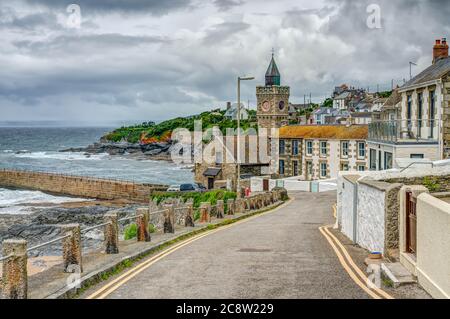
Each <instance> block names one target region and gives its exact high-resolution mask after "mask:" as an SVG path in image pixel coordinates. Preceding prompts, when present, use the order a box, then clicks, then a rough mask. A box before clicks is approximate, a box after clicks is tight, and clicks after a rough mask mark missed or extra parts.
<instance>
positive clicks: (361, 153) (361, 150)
mask: <svg viewBox="0 0 450 319" xmlns="http://www.w3.org/2000/svg"><path fill="white" fill-rule="evenodd" d="M358 157H359V158H365V157H366V143H364V142H358Z"/></svg>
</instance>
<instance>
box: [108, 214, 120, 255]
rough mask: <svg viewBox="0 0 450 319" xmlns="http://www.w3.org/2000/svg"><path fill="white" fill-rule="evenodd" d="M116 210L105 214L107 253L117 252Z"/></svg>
mask: <svg viewBox="0 0 450 319" xmlns="http://www.w3.org/2000/svg"><path fill="white" fill-rule="evenodd" d="M117 220H118V215H117V212H109V213H107V214H105V222H106V223H108V224H107V225H106V226H105V251H106V253H107V254H118V253H119V225H118V223H117Z"/></svg>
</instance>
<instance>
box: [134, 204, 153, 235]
mask: <svg viewBox="0 0 450 319" xmlns="http://www.w3.org/2000/svg"><path fill="white" fill-rule="evenodd" d="M149 223H150V212H149V209H148V208H138V209H137V210H136V226H137V227H136V228H137V236H136V237H137V241H151V237H150V232H149V231H148V225H149Z"/></svg>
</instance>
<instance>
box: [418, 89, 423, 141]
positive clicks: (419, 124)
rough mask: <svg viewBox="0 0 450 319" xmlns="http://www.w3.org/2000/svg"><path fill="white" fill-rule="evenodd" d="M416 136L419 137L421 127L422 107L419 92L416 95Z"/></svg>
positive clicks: (421, 96) (421, 98) (421, 97)
mask: <svg viewBox="0 0 450 319" xmlns="http://www.w3.org/2000/svg"><path fill="white" fill-rule="evenodd" d="M417 103H418V104H417V128H418V130H417V137H420V133H421V132H420V131H421V130H420V129H421V128H422V109H423V95H422V93H419V94H418V95H417Z"/></svg>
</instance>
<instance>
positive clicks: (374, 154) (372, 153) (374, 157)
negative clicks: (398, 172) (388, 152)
mask: <svg viewBox="0 0 450 319" xmlns="http://www.w3.org/2000/svg"><path fill="white" fill-rule="evenodd" d="M369 162H370V165H369V169H370V170H371V171H376V170H377V151H376V150H374V149H370V159H369Z"/></svg>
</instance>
